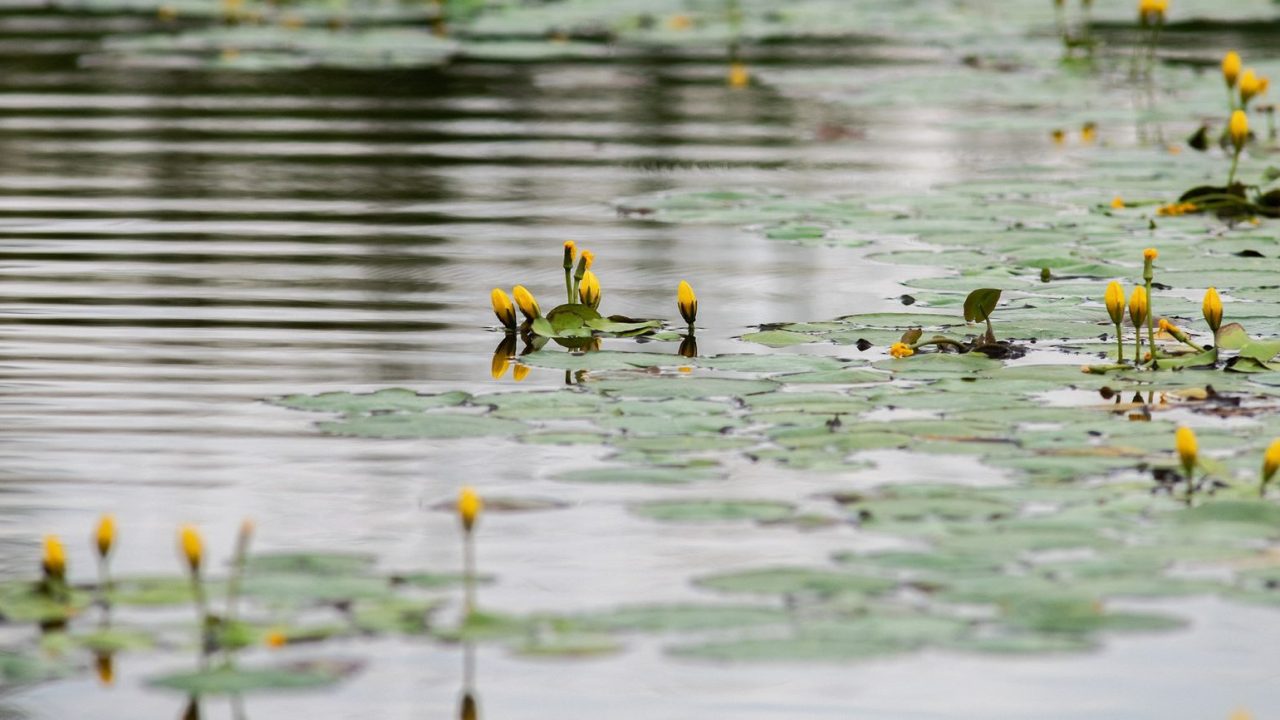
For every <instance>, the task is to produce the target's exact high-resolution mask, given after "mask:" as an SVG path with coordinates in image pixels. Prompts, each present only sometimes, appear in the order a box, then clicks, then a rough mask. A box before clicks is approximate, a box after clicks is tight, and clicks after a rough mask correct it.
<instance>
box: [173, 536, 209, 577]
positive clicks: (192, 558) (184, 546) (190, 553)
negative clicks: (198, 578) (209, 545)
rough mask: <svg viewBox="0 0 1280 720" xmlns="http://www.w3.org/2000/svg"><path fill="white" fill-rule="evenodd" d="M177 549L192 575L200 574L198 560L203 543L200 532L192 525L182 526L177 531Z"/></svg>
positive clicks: (202, 551)
mask: <svg viewBox="0 0 1280 720" xmlns="http://www.w3.org/2000/svg"><path fill="white" fill-rule="evenodd" d="M178 548H179V549H180V550H182V557H183V558H185V559H186V561H187V567H188V568H190V569H191V572H192V574H197V575H198V574H199V573H200V560H201V556H202V555H203V553H204V543H203V542H202V541H201V540H200V531H199V530H196V528H195V526H194V525H183V526H182V527H181V528H180V529H179V530H178Z"/></svg>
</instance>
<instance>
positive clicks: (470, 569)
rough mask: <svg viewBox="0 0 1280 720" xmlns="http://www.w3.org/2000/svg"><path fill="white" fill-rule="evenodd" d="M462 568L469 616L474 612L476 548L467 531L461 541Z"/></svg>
mask: <svg viewBox="0 0 1280 720" xmlns="http://www.w3.org/2000/svg"><path fill="white" fill-rule="evenodd" d="M462 567H463V571H462V573H463V579H464V584H465V592H466V600H465V602H466V610H467V615H468V616H469V615H471V614H472V613H474V612H475V611H476V546H475V542H474V541H473V540H472V539H471V532H470V531H467V533H466V535H465V536H464V537H463V541H462Z"/></svg>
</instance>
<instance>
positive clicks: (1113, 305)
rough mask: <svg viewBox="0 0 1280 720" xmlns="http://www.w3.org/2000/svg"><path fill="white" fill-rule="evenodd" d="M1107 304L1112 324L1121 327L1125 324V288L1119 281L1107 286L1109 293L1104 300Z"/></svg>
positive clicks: (1113, 281)
mask: <svg viewBox="0 0 1280 720" xmlns="http://www.w3.org/2000/svg"><path fill="white" fill-rule="evenodd" d="M1103 299H1104V300H1105V301H1106V303H1107V314H1108V315H1110V316H1111V322H1112V323H1114V324H1116V325H1119V324H1120V323H1122V322H1124V287H1122V286H1121V285H1120V282H1119V281H1117V280H1112V281H1111V284H1110V285H1107V293H1106V295H1105V297H1104V298H1103Z"/></svg>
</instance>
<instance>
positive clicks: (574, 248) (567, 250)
mask: <svg viewBox="0 0 1280 720" xmlns="http://www.w3.org/2000/svg"><path fill="white" fill-rule="evenodd" d="M577 259H578V244H577V243H575V242H574V241H572V240H565V241H564V269H565V270H568V269H569V268H571V267H573V261H574V260H577Z"/></svg>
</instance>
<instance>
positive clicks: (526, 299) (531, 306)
mask: <svg viewBox="0 0 1280 720" xmlns="http://www.w3.org/2000/svg"><path fill="white" fill-rule="evenodd" d="M511 294H512V295H514V296H515V298H516V305H519V306H520V312H521V313H522V314H523V315H524V316H525V317H526V318H528V319H530V320H533V319H534V318H539V317H542V310H541V309H540V308H539V307H538V301H537V300H535V299H534V297H533V293H531V292H529V291H528V290H527V289H526V288H525V286H523V285H517V286H515V287H514V288H512V289H511Z"/></svg>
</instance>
